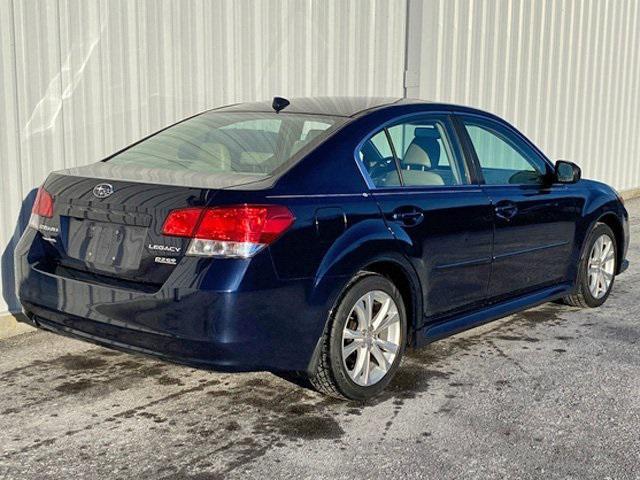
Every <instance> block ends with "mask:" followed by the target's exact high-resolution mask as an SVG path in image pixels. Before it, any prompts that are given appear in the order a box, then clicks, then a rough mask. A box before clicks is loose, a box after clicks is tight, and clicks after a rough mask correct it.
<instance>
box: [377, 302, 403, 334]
mask: <svg viewBox="0 0 640 480" xmlns="http://www.w3.org/2000/svg"><path fill="white" fill-rule="evenodd" d="M399 319H400V317H399V316H398V310H396V309H395V308H393V311H390V312H389V313H388V315H387V316H386V317H385V318H383V319H382V321H381V322H380V324H379V325H376V324H374V326H373V327H374V330H373V332H374V333H375V334H376V335H379V334H380V333H382V332H384V331H385V330H386V329H387V328H389V327H390V326H391V325H393V324H394V323H396V322H397V321H398V320H399Z"/></svg>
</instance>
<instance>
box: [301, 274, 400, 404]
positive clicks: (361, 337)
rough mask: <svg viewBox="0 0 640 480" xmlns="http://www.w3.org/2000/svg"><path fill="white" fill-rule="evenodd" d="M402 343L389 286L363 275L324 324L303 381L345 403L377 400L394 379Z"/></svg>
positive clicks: (394, 298)
mask: <svg viewBox="0 0 640 480" xmlns="http://www.w3.org/2000/svg"><path fill="white" fill-rule="evenodd" d="M406 337H407V315H406V310H405V306H404V303H403V301H402V296H401V294H400V292H399V291H398V289H397V288H396V287H395V285H394V284H393V283H392V282H391V281H390V280H388V279H387V278H385V277H383V276H382V275H378V274H375V273H369V272H363V273H361V274H359V275H357V276H356V277H355V278H354V280H353V281H352V282H351V284H350V285H349V287H348V288H347V290H346V292H345V293H344V295H343V296H342V298H341V300H340V301H339V302H338V305H337V307H336V308H335V309H334V310H333V314H332V315H331V317H330V318H329V322H328V324H327V327H326V329H325V332H324V334H323V338H322V339H321V345H320V347H321V351H320V353H319V356H318V360H317V362H316V365H315V366H314V369H313V371H312V373H311V374H310V376H309V380H310V381H311V384H312V385H313V386H314V387H315V388H316V390H318V391H320V392H321V393H324V394H326V395H330V396H333V397H338V398H343V399H348V400H359V401H362V400H367V399H369V398H372V397H374V396H376V395H378V394H379V393H380V392H382V391H383V390H384V388H385V387H386V386H387V385H388V384H389V382H390V381H391V379H392V378H393V375H394V374H395V373H396V371H397V369H398V366H399V365H400V361H401V359H402V355H403V353H404V348H405V345H406Z"/></svg>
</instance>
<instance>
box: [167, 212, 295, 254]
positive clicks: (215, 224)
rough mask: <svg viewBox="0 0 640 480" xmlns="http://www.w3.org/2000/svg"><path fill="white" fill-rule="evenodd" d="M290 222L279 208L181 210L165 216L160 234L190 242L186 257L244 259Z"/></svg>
mask: <svg viewBox="0 0 640 480" xmlns="http://www.w3.org/2000/svg"><path fill="white" fill-rule="evenodd" d="M294 220H295V218H294V216H293V214H292V213H291V212H290V211H289V209H288V208H287V207H283V206H281V205H233V206H228V207H215V208H184V209H180V210H174V211H172V212H171V213H169V215H168V216H167V218H166V220H165V222H164V225H163V227H162V233H163V234H164V235H169V236H174V237H189V238H191V239H192V240H191V244H190V245H189V249H188V250H187V255H198V256H212V257H243V258H246V257H250V256H252V255H254V254H255V253H257V252H258V251H259V250H260V249H262V248H263V247H264V246H266V245H269V244H270V243H272V242H273V241H274V240H276V239H277V238H278V237H279V236H280V235H282V234H283V233H284V232H285V231H286V230H287V229H288V228H289V227H290V226H291V224H292V223H293V221H294Z"/></svg>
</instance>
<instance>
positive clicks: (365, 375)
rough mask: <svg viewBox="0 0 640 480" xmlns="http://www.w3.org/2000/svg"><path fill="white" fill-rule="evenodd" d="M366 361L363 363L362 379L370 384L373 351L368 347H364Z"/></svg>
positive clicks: (366, 383)
mask: <svg viewBox="0 0 640 480" xmlns="http://www.w3.org/2000/svg"><path fill="white" fill-rule="evenodd" d="M364 351H365V354H364V362H363V365H362V381H363V383H364V384H365V385H368V384H369V376H370V375H371V353H370V352H369V350H368V349H366V348H365V349H364Z"/></svg>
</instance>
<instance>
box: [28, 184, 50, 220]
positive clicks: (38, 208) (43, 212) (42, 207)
mask: <svg viewBox="0 0 640 480" xmlns="http://www.w3.org/2000/svg"><path fill="white" fill-rule="evenodd" d="M31 213H35V214H36V215H39V216H40V217H44V218H51V217H53V197H52V196H51V194H50V193H49V192H47V191H46V190H45V189H44V187H40V188H39V189H38V193H37V195H36V200H35V202H33V209H32V210H31Z"/></svg>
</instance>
